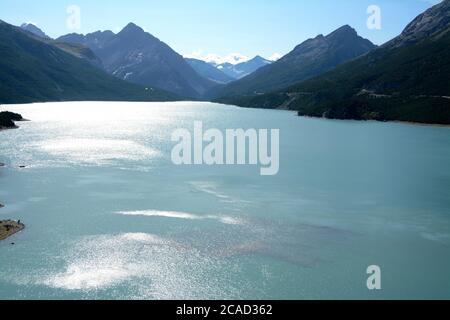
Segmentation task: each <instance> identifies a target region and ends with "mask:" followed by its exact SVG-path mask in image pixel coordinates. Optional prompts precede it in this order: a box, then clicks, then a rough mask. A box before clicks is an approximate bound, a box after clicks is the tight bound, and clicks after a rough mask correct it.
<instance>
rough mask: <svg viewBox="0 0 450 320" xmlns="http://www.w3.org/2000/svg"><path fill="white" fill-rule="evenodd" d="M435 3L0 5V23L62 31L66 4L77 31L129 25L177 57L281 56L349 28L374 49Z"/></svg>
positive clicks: (89, 0) (150, 0)
mask: <svg viewBox="0 0 450 320" xmlns="http://www.w3.org/2000/svg"><path fill="white" fill-rule="evenodd" d="M438 2H439V0H339V1H337V0H164V1H162V0H158V1H156V0H128V1H106V0H105V1H104V0H95V1H94V0H72V1H66V0H40V1H36V0H0V19H2V20H4V21H6V22H8V23H12V24H15V25H19V24H21V23H22V22H33V23H36V24H37V25H38V26H39V27H40V28H42V29H43V30H44V31H45V32H46V33H47V34H48V35H50V36H52V37H57V36H60V35H63V34H66V33H69V32H73V31H71V30H68V29H67V27H66V20H67V16H68V14H67V13H66V9H67V7H68V6H69V5H78V6H79V7H80V8H81V29H80V30H76V32H78V33H88V32H92V31H96V30H106V29H110V30H113V31H115V32H117V31H118V30H119V29H120V28H122V27H124V26H125V25H126V24H127V23H128V22H134V23H136V24H138V25H140V26H141V27H143V28H144V29H145V30H147V31H149V32H150V33H152V34H153V35H154V36H156V37H158V38H159V39H161V40H162V41H164V42H166V43H167V44H169V45H170V46H171V47H172V48H174V49H175V50H177V51H178V52H179V53H181V54H191V53H193V52H196V53H201V54H218V55H227V54H229V53H240V54H243V55H246V56H249V57H253V56H255V55H256V54H260V55H262V56H265V57H269V56H271V55H272V54H273V53H276V52H277V53H281V54H285V53H287V52H289V51H290V50H292V48H293V47H295V46H296V45H297V44H299V43H300V42H302V41H304V40H306V39H307V38H310V37H314V36H316V35H317V34H320V33H322V34H327V33H329V32H331V31H332V30H334V29H336V28H338V27H339V26H341V25H344V24H349V25H351V26H352V27H354V28H355V29H356V30H357V31H358V33H359V34H360V35H362V36H364V37H366V38H368V39H370V40H371V41H373V42H374V43H376V44H381V43H383V42H385V41H387V40H389V39H391V38H393V37H394V36H396V35H398V34H399V33H400V32H401V31H402V29H403V28H404V27H405V26H406V24H407V23H408V22H410V21H411V20H412V19H413V18H414V17H415V16H417V15H418V14H420V13H421V12H423V11H424V10H425V9H427V8H428V7H430V6H431V5H432V4H435V3H438ZM373 4H375V5H378V6H379V7H380V8H381V13H382V28H381V30H369V29H368V28H367V26H366V21H367V18H368V14H367V13H366V11H367V8H368V6H369V5H373Z"/></svg>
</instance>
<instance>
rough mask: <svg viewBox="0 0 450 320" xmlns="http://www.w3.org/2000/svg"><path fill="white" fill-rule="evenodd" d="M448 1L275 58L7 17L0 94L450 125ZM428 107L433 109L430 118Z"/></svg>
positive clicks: (128, 30)
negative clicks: (402, 21)
mask: <svg viewBox="0 0 450 320" xmlns="http://www.w3.org/2000/svg"><path fill="white" fill-rule="evenodd" d="M449 1H450V0H445V1H443V2H442V3H440V4H438V5H436V6H434V7H432V8H431V9H429V10H427V12H425V13H424V14H422V15H420V16H419V17H417V18H416V19H415V20H414V21H412V22H411V24H410V25H408V26H407V28H405V31H404V32H403V33H402V35H400V36H399V37H397V38H395V39H393V40H392V41H390V42H388V43H387V44H385V45H383V46H381V47H376V46H375V45H374V44H373V43H371V42H370V41H369V40H367V39H364V38H362V37H360V36H359V35H358V34H357V32H356V31H355V30H354V29H353V28H352V27H350V26H347V25H346V26H343V27H341V28H338V29H337V30H335V31H334V32H332V33H330V34H329V35H325V36H324V35H319V36H317V37H315V38H313V39H308V40H306V41H304V42H303V43H301V44H299V45H298V46H296V47H295V48H294V49H293V50H292V51H291V52H290V53H288V54H287V55H285V56H284V57H282V58H281V59H279V60H278V61H275V62H272V61H269V60H266V59H264V58H262V57H260V56H257V57H255V58H253V59H251V60H249V61H246V62H243V63H239V64H230V63H223V64H215V63H212V62H205V61H202V60H198V59H192V58H184V57H182V56H181V55H180V54H178V53H177V52H175V51H174V50H173V49H172V48H170V47H169V46H168V45H167V44H165V43H164V42H162V41H161V40H159V39H158V38H156V37H154V36H153V35H151V34H150V33H148V32H145V31H144V30H143V29H142V28H140V27H139V26H137V25H135V24H133V23H130V24H128V25H127V26H126V27H125V28H124V29H123V30H122V31H120V32H119V33H117V34H115V33H113V32H112V31H103V32H101V31H98V32H94V33H90V34H87V35H81V34H68V35H64V36H62V37H59V38H58V39H56V40H53V39H50V38H49V37H48V36H47V35H46V34H45V32H44V31H42V30H40V29H39V28H37V27H36V26H34V25H32V24H23V25H22V26H21V28H19V27H14V26H12V25H9V24H7V23H5V22H0V40H1V46H0V53H1V54H2V57H3V59H2V61H0V65H1V69H2V71H3V72H2V74H1V75H0V80H1V84H0V102H3V103H21V102H34V101H66V100H129V101H136V100H137V101H142V100H147V101H155V100H161V101H166V100H181V99H193V100H214V101H218V102H223V103H231V104H236V105H240V106H245V107H262V108H282V109H292V110H298V111H299V114H301V115H312V116H320V117H322V116H324V117H332V118H344V119H346V118H355V119H376V120H395V119H402V120H409V121H419V122H433V123H434V122H439V123H442V122H445V123H446V122H447V121H448V122H450V117H449V116H448V114H450V112H449V111H448V103H449V101H450V100H449V99H447V98H445V97H449V96H450V85H448V84H449V83H450V79H449V76H448V74H450V72H448V71H450V69H449V68H448V65H449V60H450V58H449V57H450V54H449V52H448V49H447V48H448V47H449V46H448V45H449V44H450V43H449V42H448V41H449V39H448V37H449V34H450V32H449V12H450V9H449ZM0 21H1V20H0ZM435 82H436V83H435ZM388 97H389V98H388ZM413 97H414V98H413ZM425 104H428V105H431V107H429V108H428V109H427V108H426V106H425ZM380 108H381V109H382V110H380ZM411 108H412V109H411ZM436 108H437V109H436ZM393 110H396V111H393ZM431 111H432V112H433V113H434V114H435V116H427V114H428V113H429V112H431ZM437 111H439V112H437ZM438 118H439V119H441V120H439V119H438ZM442 119H444V120H442Z"/></svg>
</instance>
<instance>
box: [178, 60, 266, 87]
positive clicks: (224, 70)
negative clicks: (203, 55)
mask: <svg viewBox="0 0 450 320" xmlns="http://www.w3.org/2000/svg"><path fill="white" fill-rule="evenodd" d="M185 59H186V61H187V62H188V63H189V64H190V65H191V67H192V68H193V69H194V70H195V71H196V72H197V73H198V74H200V75H201V76H203V77H205V78H207V79H210V80H212V81H215V82H217V83H220V84H227V83H230V82H233V81H235V80H238V79H241V78H243V77H245V76H248V75H249V74H251V73H253V72H255V71H256V70H258V69H260V68H262V67H264V66H266V65H268V64H271V63H272V61H269V60H266V59H264V58H262V57H261V56H256V57H255V58H253V59H251V60H248V61H245V62H241V63H237V64H232V63H228V62H227V63H221V64H217V63H215V62H205V61H203V60H199V59H192V58H185Z"/></svg>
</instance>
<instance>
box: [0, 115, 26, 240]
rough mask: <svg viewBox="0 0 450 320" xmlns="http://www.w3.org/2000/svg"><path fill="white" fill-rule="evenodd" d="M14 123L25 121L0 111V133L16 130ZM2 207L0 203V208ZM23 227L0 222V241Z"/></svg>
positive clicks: (19, 223)
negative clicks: (6, 130)
mask: <svg viewBox="0 0 450 320" xmlns="http://www.w3.org/2000/svg"><path fill="white" fill-rule="evenodd" d="M15 121H25V119H24V118H23V117H22V116H21V115H20V114H18V113H14V112H9V111H2V112H0V131H1V130H5V129H14V128H17V126H16V124H15ZM4 166H5V164H4V163H1V162H0V167H4ZM3 207H4V205H3V204H1V203H0V208H3ZM24 228H25V225H24V224H23V223H21V222H20V220H19V221H13V220H0V241H2V240H5V239H6V238H9V237H10V236H12V235H13V234H16V233H17V232H19V231H21V230H23V229H24Z"/></svg>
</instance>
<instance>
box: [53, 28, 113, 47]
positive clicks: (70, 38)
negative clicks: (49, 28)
mask: <svg viewBox="0 0 450 320" xmlns="http://www.w3.org/2000/svg"><path fill="white" fill-rule="evenodd" d="M115 36H116V35H115V34H114V33H113V32H112V31H109V30H107V31H97V32H93V33H89V34H87V35H82V34H77V33H70V34H67V35H65V36H61V37H59V38H58V39H57V40H58V41H59V42H66V43H72V44H73V43H74V44H79V45H83V46H85V47H88V48H90V49H91V50H93V51H97V50H99V49H102V48H103V46H104V45H105V44H106V43H107V42H108V41H109V40H111V39H113V38H114V37H115Z"/></svg>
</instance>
